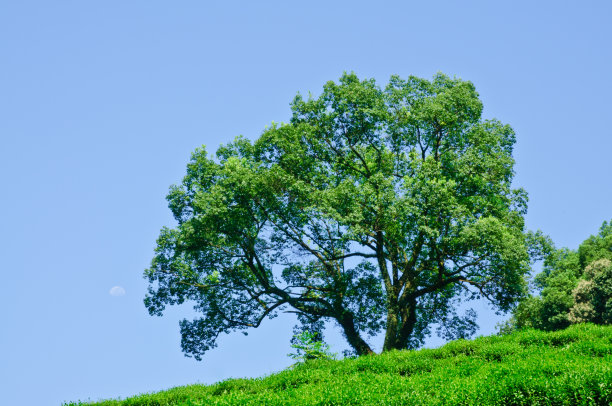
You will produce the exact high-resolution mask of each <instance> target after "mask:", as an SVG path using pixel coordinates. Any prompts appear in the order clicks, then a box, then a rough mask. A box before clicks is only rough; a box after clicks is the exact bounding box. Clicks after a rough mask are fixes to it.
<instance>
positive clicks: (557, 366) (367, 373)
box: [65, 324, 612, 406]
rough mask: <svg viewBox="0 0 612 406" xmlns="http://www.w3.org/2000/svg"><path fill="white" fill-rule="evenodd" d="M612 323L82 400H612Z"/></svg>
mask: <svg viewBox="0 0 612 406" xmlns="http://www.w3.org/2000/svg"><path fill="white" fill-rule="evenodd" d="M611 404H612V326H595V325H589V324H582V325H575V326H572V327H570V328H568V329H566V330H562V331H557V332H552V333H546V332H542V331H536V330H528V331H521V332H516V333H513V334H511V335H505V336H490V337H481V338H477V339H475V340H470V341H468V340H458V341H453V342H451V343H449V344H447V345H445V346H443V347H441V348H437V349H423V350H419V351H391V352H387V353H384V354H381V355H373V356H364V357H360V358H356V359H345V360H341V361H323V360H317V361H309V362H307V363H305V364H299V365H296V366H295V367H294V368H291V369H288V370H285V371H283V372H280V373H277V374H274V375H270V376H267V377H264V378H257V379H231V380H227V381H223V382H220V383H217V384H215V385H191V386H184V387H177V388H173V389H170V390H166V391H163V392H158V393H152V394H143V395H139V396H135V397H131V398H128V399H124V400H105V401H100V402H97V403H81V402H71V403H66V404H65V406H77V405H97V406H111V405H125V406H128V405H129V406H175V405H176V406H179V405H180V406H199V405H376V406H382V405H500V406H502V405H503V406H508V405H606V406H607V405H611Z"/></svg>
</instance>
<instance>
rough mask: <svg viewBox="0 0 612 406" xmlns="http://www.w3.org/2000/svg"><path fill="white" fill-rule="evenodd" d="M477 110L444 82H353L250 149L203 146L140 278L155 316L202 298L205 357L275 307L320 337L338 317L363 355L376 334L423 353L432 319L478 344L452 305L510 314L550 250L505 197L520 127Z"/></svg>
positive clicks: (470, 316)
mask: <svg viewBox="0 0 612 406" xmlns="http://www.w3.org/2000/svg"><path fill="white" fill-rule="evenodd" d="M482 109H483V105H482V102H481V101H480V99H479V96H478V93H477V92H476V89H475V87H474V85H473V84H472V83H470V82H468V81H464V80H461V79H457V78H450V77H448V76H446V75H443V74H437V75H435V76H434V77H433V79H432V80H426V79H421V78H417V77H414V76H410V77H408V78H407V79H401V78H399V77H397V76H392V77H391V79H390V81H389V84H388V85H387V86H386V87H385V88H381V87H379V86H378V85H377V84H376V82H375V81H374V80H360V79H359V78H358V77H357V76H356V75H355V74H344V75H343V76H342V77H341V78H340V80H339V81H338V82H337V83H336V82H332V81H330V82H328V83H327V84H326V85H325V86H324V88H323V92H322V93H321V95H320V96H319V97H316V98H315V97H308V98H303V97H301V96H300V95H298V96H297V97H296V98H295V99H294V100H293V103H292V104H291V110H292V116H291V118H290V121H289V122H288V123H284V124H283V123H281V124H273V125H271V126H270V127H268V128H267V129H266V130H264V132H263V133H262V134H261V136H260V137H259V138H257V139H256V140H254V141H250V140H248V139H246V138H242V137H238V138H236V139H235V140H234V142H232V143H230V144H228V145H225V146H222V147H220V148H219V149H218V150H217V153H216V157H213V156H209V154H208V153H207V151H206V150H205V149H204V148H199V149H197V150H196V151H195V152H194V153H193V155H192V159H191V161H190V162H189V164H188V165H187V173H186V176H185V177H184V179H183V182H182V183H181V184H180V185H176V186H173V187H172V188H171V189H170V193H169V194H168V196H167V199H168V203H169V207H170V209H171V210H172V213H173V215H174V217H175V219H176V221H177V226H176V227H175V228H164V229H162V231H161V234H160V237H159V238H158V240H157V247H156V251H155V256H154V258H153V260H152V263H151V267H150V268H149V269H147V270H146V271H145V278H146V279H147V280H148V282H149V291H148V294H147V296H146V298H145V306H146V307H147V309H148V311H149V313H150V314H151V315H158V316H161V315H162V314H163V312H164V310H165V308H166V306H170V305H180V304H183V303H185V302H187V303H195V310H196V311H197V312H198V313H200V314H201V317H196V318H195V319H194V320H183V321H181V322H180V329H181V336H182V340H181V347H182V350H183V351H184V353H185V355H187V356H191V357H194V358H196V359H198V360H200V359H201V357H202V356H203V354H204V353H205V352H206V351H208V350H210V349H212V348H214V347H215V346H216V345H217V338H218V337H219V336H222V334H221V333H230V332H233V331H241V332H243V333H246V332H247V330H248V329H251V328H257V327H258V326H260V324H261V323H262V322H264V321H265V320H266V319H267V318H271V317H274V316H276V315H277V314H278V312H291V313H294V314H297V315H298V319H299V321H300V322H301V323H302V324H303V325H305V328H304V329H305V330H309V331H312V332H318V333H321V329H322V326H323V325H324V324H323V322H325V321H327V322H331V323H335V324H336V325H337V326H338V327H339V328H340V329H341V331H342V332H343V334H344V336H345V338H346V340H347V342H348V344H349V345H350V346H351V347H352V349H353V351H354V353H355V354H357V355H364V354H371V353H372V352H373V351H372V348H371V347H370V345H369V344H368V342H367V341H366V338H367V337H368V336H373V335H376V334H378V333H384V335H385V339H384V345H383V348H382V350H383V352H384V351H389V350H398V349H406V348H416V347H418V346H419V345H421V344H422V343H423V341H424V339H425V337H427V336H428V335H429V334H430V332H431V325H432V324H437V325H441V328H440V330H439V332H440V334H441V335H443V336H444V338H446V339H453V338H468V337H470V336H471V335H473V334H474V332H475V331H476V330H477V325H476V323H475V319H476V314H475V312H474V311H473V310H468V311H467V312H466V313H465V314H457V313H456V308H457V306H456V305H457V303H458V301H460V300H470V299H476V298H479V297H484V298H486V299H488V300H489V302H490V303H491V305H492V306H494V307H496V308H497V309H499V310H501V311H507V310H509V309H511V308H512V307H513V306H514V304H515V303H516V301H517V299H518V298H520V297H522V296H524V295H526V293H527V289H526V288H527V285H526V283H525V278H524V276H525V275H527V274H528V273H529V272H530V270H531V269H530V261H531V260H533V259H534V258H535V257H536V256H537V255H536V254H537V253H538V248H539V243H540V241H541V235H540V234H538V233H535V234H533V233H529V232H527V230H526V229H525V224H524V215H525V213H526V211H527V194H526V192H525V191H524V190H522V189H514V188H513V187H512V180H513V176H514V159H513V158H512V151H513V147H514V143H515V136H514V131H513V130H512V128H511V127H510V126H508V125H505V124H502V123H501V122H499V121H497V120H494V119H492V120H486V119H484V118H483V117H482Z"/></svg>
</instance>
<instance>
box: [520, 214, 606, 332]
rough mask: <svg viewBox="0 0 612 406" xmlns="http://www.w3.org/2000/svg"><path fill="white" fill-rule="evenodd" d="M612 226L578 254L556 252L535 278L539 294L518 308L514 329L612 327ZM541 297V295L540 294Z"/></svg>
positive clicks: (589, 241)
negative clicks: (580, 325)
mask: <svg viewBox="0 0 612 406" xmlns="http://www.w3.org/2000/svg"><path fill="white" fill-rule="evenodd" d="M611 260H612V222H610V223H608V222H605V221H604V223H603V224H602V226H601V228H600V229H599V233H598V234H595V235H592V236H590V237H589V238H588V239H586V240H585V241H583V242H582V244H580V246H579V247H578V249H577V250H569V249H567V248H563V249H555V248H554V247H552V246H551V249H550V252H549V253H548V255H547V257H546V259H545V260H544V267H543V271H542V272H541V273H540V274H538V275H536V277H535V278H534V287H535V290H536V292H535V293H536V294H535V295H532V296H529V297H528V298H527V299H525V300H524V301H522V302H521V303H520V304H519V306H518V307H517V308H516V310H515V312H514V314H513V317H512V319H511V320H510V322H509V323H510V326H509V328H510V329H514V328H525V327H532V328H537V329H540V330H547V331H552V330H560V329H563V328H566V327H568V326H569V325H570V324H574V323H582V322H592V323H596V324H611V323H612V262H611ZM537 293H539V294H537Z"/></svg>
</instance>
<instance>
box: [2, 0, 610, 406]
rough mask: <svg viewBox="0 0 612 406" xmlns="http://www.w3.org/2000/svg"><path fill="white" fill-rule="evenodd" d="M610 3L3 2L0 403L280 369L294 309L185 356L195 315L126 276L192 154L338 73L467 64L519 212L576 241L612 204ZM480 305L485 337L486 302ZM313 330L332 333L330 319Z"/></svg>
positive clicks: (148, 248)
mask: <svg viewBox="0 0 612 406" xmlns="http://www.w3.org/2000/svg"><path fill="white" fill-rule="evenodd" d="M375 3H376V5H374V4H375ZM610 4H611V3H610V2H607V1H599V2H597V1H586V0H585V1H581V2H569V1H567V2H565V1H558V0H557V1H504V2H502V1H481V2H476V1H468V0H466V1H460V2H459V1H448V2H444V1H427V2H425V1H419V2H416V1H396V2H390V1H379V2H359V1H355V0H352V1H330V0H327V1H308V2H299V3H298V2H292V1H275V2H273V1H258V2H253V1H242V2H240V1H224V2H212V1H208V2H204V1H180V2H169V1H167V2H162V1H151V0H147V1H135V0H133V1H59V0H58V1H28V0H20V1H2V2H0V139H1V144H0V185H1V193H2V195H1V199H0V230H1V231H2V232H1V234H0V254H1V257H0V258H1V263H0V272H1V275H2V294H1V295H0V305H1V309H2V310H1V311H2V313H1V314H2V321H1V322H0V326H1V327H0V387H1V388H2V389H1V391H0V402H2V403H3V404H12V405H17V404H19V405H38V406H40V405H59V404H60V403H61V402H62V401H64V400H77V399H81V400H86V399H88V398H90V399H92V400H96V399H100V398H109V397H117V396H122V397H126V396H129V395H133V394H137V393H141V392H148V391H156V390H161V389H164V388H169V387H172V386H177V385H183V384H189V383H195V382H203V383H211V382H215V381H218V380H222V379H225V378H228V377H242V376H261V375H264V374H267V373H271V372H273V371H278V370H280V369H282V368H284V367H286V366H288V365H289V364H290V363H291V360H290V359H289V358H288V357H287V356H286V354H287V353H288V352H290V350H291V348H290V347H289V339H290V336H291V327H292V325H293V321H292V319H291V317H279V318H277V319H274V320H272V321H270V322H268V323H266V324H265V326H263V327H262V328H261V329H259V330H254V331H252V332H251V334H250V335H249V336H248V337H244V336H243V335H242V334H236V335H229V336H223V337H221V339H220V340H219V347H218V348H217V349H215V350H213V351H211V352H210V353H209V354H208V355H207V356H205V358H204V360H203V361H202V362H197V361H195V360H193V359H190V358H185V357H184V356H183V354H182V353H181V351H180V336H179V328H178V321H179V320H180V319H182V318H183V317H190V316H191V311H190V310H189V309H186V308H170V309H169V310H168V311H167V312H166V314H165V316H164V317H162V318H156V317H150V316H149V315H148V313H147V312H146V309H145V307H144V305H143V303H142V301H143V298H144V295H145V291H146V287H147V284H146V282H145V280H144V279H143V278H142V272H143V270H144V269H145V268H146V267H148V265H149V263H150V260H151V258H152V255H153V248H154V246H155V239H156V238H157V235H158V232H159V229H160V228H161V227H162V226H164V225H169V226H171V225H173V221H172V218H171V215H170V211H169V210H168V208H167V207H166V201H165V195H166V193H167V191H168V187H169V186H170V185H171V184H173V183H177V182H180V180H181V178H182V176H183V174H184V171H185V165H186V163H187V161H188V160H189V156H190V153H191V151H193V150H194V149H195V148H196V147H198V146H200V145H202V144H205V145H206V146H207V147H208V149H209V151H215V150H216V148H217V147H218V145H219V144H221V143H226V142H229V141H231V140H232V139H233V138H234V137H235V136H237V135H240V134H242V135H244V136H246V137H248V138H251V139H254V138H256V137H257V136H259V134H260V133H261V131H262V130H263V129H264V127H265V126H266V125H268V124H269V123H270V122H271V121H273V120H274V121H287V120H288V119H289V113H290V110H289V102H290V101H291V100H292V98H293V97H294V96H295V94H296V92H298V91H299V92H302V93H307V92H308V91H312V92H313V93H315V94H316V93H318V92H320V90H321V88H322V86H323V84H324V83H325V82H326V81H328V80H335V79H337V78H338V77H339V76H340V75H341V74H342V72H343V71H345V70H346V71H355V72H356V73H357V74H358V75H359V76H360V77H363V78H365V77H373V78H375V79H376V80H377V81H378V82H379V83H380V84H381V85H384V84H386V82H387V80H388V78H389V76H390V75H391V74H398V75H400V76H402V77H407V76H408V75H411V74H414V75H417V76H421V77H427V78H431V76H432V75H433V74H434V73H436V72H437V71H442V72H444V73H446V74H448V75H451V76H453V75H456V76H457V77H461V78H463V79H466V80H470V81H472V82H473V83H474V84H475V85H476V88H477V90H478V91H479V93H480V95H481V98H482V100H483V103H484V106H485V110H484V116H485V117H487V118H493V117H495V118H498V119H499V120H501V121H502V122H504V123H507V124H510V125H511V126H512V127H513V128H514V129H515V131H516V133H517V140H518V141H517V145H516V149H515V158H516V178H515V180H516V182H515V184H516V186H522V187H524V188H525V189H526V190H527V191H528V193H529V196H530V204H529V213H528V216H527V223H528V226H529V228H531V229H541V230H543V231H544V232H545V233H547V234H549V235H550V236H551V237H552V238H553V240H554V241H555V243H556V244H557V245H558V246H567V247H570V248H576V247H577V245H578V244H579V243H580V242H581V241H582V240H584V239H585V238H586V237H588V236H589V235H590V234H593V233H595V232H596V231H597V229H598V227H599V226H600V224H601V223H602V222H603V221H604V220H610V219H612V157H611V153H612V133H611V130H610V128H611V127H610V119H611V111H612V98H611V97H610V95H611V94H612V76H611V72H612V47H611V45H610V44H611V43H612V25H611V24H610V18H611V17H612V7H611V6H610ZM115 286H117V287H119V288H117V289H114V290H113V293H115V295H112V294H111V293H110V292H111V289H112V288H113V287H115ZM122 293H124V294H122ZM476 308H477V309H480V310H481V317H480V319H479V320H480V324H481V326H482V329H481V330H480V333H481V334H491V332H493V331H494V325H495V323H496V322H497V321H499V320H500V319H499V318H497V317H495V316H494V314H493V313H492V312H491V311H490V310H487V308H486V306H485V305H477V306H476ZM329 342H330V343H331V344H332V347H333V350H335V351H338V352H340V351H341V350H342V349H343V348H344V344H343V341H342V339H341V338H340V337H339V335H338V333H337V332H334V330H332V331H331V332H330V334H329ZM439 343H440V341H439V340H437V341H436V340H435V339H434V340H431V341H430V342H429V345H438V344H439Z"/></svg>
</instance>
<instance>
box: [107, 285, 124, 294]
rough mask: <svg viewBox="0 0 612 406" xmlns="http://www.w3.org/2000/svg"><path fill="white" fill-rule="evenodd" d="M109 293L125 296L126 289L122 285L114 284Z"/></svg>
mask: <svg viewBox="0 0 612 406" xmlns="http://www.w3.org/2000/svg"><path fill="white" fill-rule="evenodd" d="M108 293H110V295H111V296H124V295H125V289H123V288H122V287H121V286H113V287H112V288H111V290H110V291H109V292H108Z"/></svg>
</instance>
